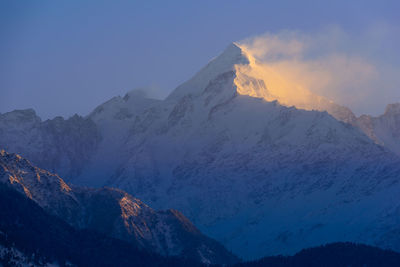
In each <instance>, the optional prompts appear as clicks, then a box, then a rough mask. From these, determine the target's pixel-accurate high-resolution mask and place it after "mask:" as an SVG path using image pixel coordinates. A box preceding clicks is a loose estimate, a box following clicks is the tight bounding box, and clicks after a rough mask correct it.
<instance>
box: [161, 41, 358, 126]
mask: <svg viewBox="0 0 400 267" xmlns="http://www.w3.org/2000/svg"><path fill="white" fill-rule="evenodd" d="M229 72H232V73H233V75H234V79H233V81H232V86H231V88H232V89H233V90H235V92H237V93H238V94H240V95H246V96H251V97H256V98H262V99H264V100H266V101H275V100H276V101H278V102H279V104H281V105H284V106H287V107H290V106H294V107H296V108H298V109H305V110H318V111H327V112H328V113H329V114H331V115H332V116H334V117H335V118H336V119H338V120H341V121H344V122H348V123H355V121H356V117H355V115H354V114H353V113H352V112H351V110H349V109H348V108H346V107H343V106H340V105H338V104H335V103H334V102H332V101H330V100H328V99H326V98H325V97H323V96H318V95H316V94H314V93H312V92H311V91H310V90H308V89H307V88H304V87H302V86H300V85H298V84H296V83H294V82H291V81H288V80H287V79H285V77H282V76H281V75H280V74H279V73H277V72H276V71H275V70H274V69H273V68H272V67H271V66H269V65H268V64H264V63H262V62H260V61H258V60H256V59H255V57H253V55H252V54H251V51H249V50H248V49H246V47H245V46H244V45H240V44H238V43H232V44H230V45H229V46H228V47H227V48H226V49H225V50H224V51H223V53H222V54H221V55H219V56H218V57H217V58H215V59H213V60H212V61H211V62H210V63H209V64H207V65H206V66H205V67H204V68H203V69H201V70H200V71H199V72H198V73H197V74H196V75H195V76H194V77H193V78H192V79H190V80H189V81H187V82H186V83H184V84H182V85H181V86H179V87H178V88H177V89H175V91H173V92H172V93H171V94H170V96H169V97H168V99H169V100H171V99H177V98H179V97H181V96H183V95H188V94H190V95H199V94H201V93H202V90H203V89H204V88H206V87H207V85H208V84H209V83H210V82H211V81H212V80H214V79H216V78H217V77H218V76H219V75H223V74H225V73H229Z"/></svg>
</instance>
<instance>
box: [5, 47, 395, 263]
mask: <svg viewBox="0 0 400 267" xmlns="http://www.w3.org/2000/svg"><path fill="white" fill-rule="evenodd" d="M130 101H132V102H130ZM389 113H390V114H391V113H392V112H389ZM385 114H386V113H385ZM0 116H2V118H3V119H1V120H0V125H4V121H5V120H6V119H4V118H9V117H11V116H15V114H13V112H12V113H9V114H3V115H0ZM395 118H397V117H396V116H395V115H390V116H387V117H386V121H387V122H388V123H387V124H384V125H387V126H385V127H387V129H390V131H391V132H390V133H392V135H393V133H396V131H397V130H396V129H397V128H396V127H398V126H399V124H398V123H397V121H396V119H395ZM81 120H84V121H85V122H86V124H87V125H94V126H95V127H93V129H95V130H94V131H93V134H92V135H91V141H92V142H93V143H94V144H95V145H94V146H93V147H91V148H90V149H88V150H85V151H87V153H88V154H89V157H88V159H86V154H84V155H82V154H79V153H77V152H76V151H80V150H79V149H80V147H79V146H76V145H71V146H68V149H69V150H72V151H74V153H73V154H74V155H77V156H76V157H75V158H74V159H75V160H78V161H79V162H80V164H82V165H83V167H79V168H77V167H73V168H72V169H74V170H76V169H78V170H79V172H77V173H76V174H73V175H71V176H69V177H71V178H70V180H69V181H72V182H73V183H75V184H81V185H90V186H102V185H108V186H113V187H118V188H120V189H123V190H125V191H127V192H128V193H131V194H133V195H135V196H137V197H138V198H140V199H142V200H144V201H145V202H147V203H149V204H150V205H151V206H152V207H155V208H157V209H165V208H171V207H172V208H174V209H177V210H181V211H182V212H183V213H184V214H185V215H186V216H188V218H189V219H190V220H191V221H193V222H194V223H195V224H196V225H197V226H198V227H199V228H200V230H201V231H202V232H204V233H206V234H208V235H210V236H212V237H213V238H215V239H217V240H218V241H220V242H222V243H223V244H224V245H226V246H227V247H228V248H229V249H231V250H233V251H234V252H235V253H237V254H238V255H241V256H243V257H245V258H256V257H261V256H265V255H273V254H281V253H294V252H296V251H298V250H300V249H302V248H305V247H311V246H316V245H320V244H324V243H328V242H337V241H353V242H365V243H368V244H374V245H378V246H380V247H385V248H392V249H395V250H399V251H400V239H399V238H398V237H397V235H396V234H394V233H396V232H398V231H399V229H400V228H399V227H400V224H399V222H398V220H397V219H396V218H398V210H400V209H399V205H398V203H397V201H396V199H397V195H398V193H399V190H400V185H399V179H400V158H399V157H398V156H397V155H395V154H394V153H392V152H391V151H390V150H389V149H391V148H390V147H385V146H381V145H379V144H381V143H384V142H387V143H388V141H387V140H388V139H385V140H386V141H382V140H383V139H384V137H385V138H386V135H384V134H381V132H380V130H378V129H381V128H380V127H381V126H379V127H378V126H376V128H374V127H375V126H374V127H372V126H371V127H370V126H369V125H375V124H372V123H371V124H368V123H367V124H362V123H361V122H360V121H361V120H362V118H359V119H358V118H356V117H355V116H354V114H353V113H352V112H351V111H350V110H349V109H347V108H345V107H342V106H340V105H337V104H335V103H333V102H331V101H329V100H328V99H326V98H324V97H321V96H318V95H315V94H313V93H312V92H310V91H308V90H307V89H306V88H301V87H296V86H295V85H293V84H290V83H288V82H286V81H285V80H284V79H282V77H279V76H277V75H276V74H275V73H273V72H272V71H271V70H270V69H268V66H264V65H263V64H262V63H260V62H257V60H255V59H254V58H253V57H252V56H251V54H249V52H248V51H246V49H245V48H243V47H241V46H240V45H237V44H232V45H230V46H229V47H228V48H227V49H226V50H225V51H224V52H223V53H222V54H221V55H220V56H218V57H217V58H215V59H214V60H212V61H211V62H210V63H209V64H208V65H207V66H205V67H204V68H203V69H202V70H200V71H199V72H198V73H197V74H196V75H195V76H194V77H193V78H191V79H190V80H188V81H187V82H185V83H184V84H182V85H181V86H179V87H178V88H176V89H175V91H173V92H172V93H171V94H170V95H169V96H168V97H167V99H165V100H163V101H156V100H154V101H153V100H149V99H145V98H144V97H143V96H140V95H130V96H129V97H124V98H120V97H119V98H114V99H112V100H111V101H109V102H107V103H105V104H103V105H102V106H100V107H99V108H97V109H96V110H95V111H94V112H93V113H91V114H90V115H89V116H87V117H86V118H81ZM370 120H371V121H372V120H374V119H373V118H371V119H370ZM389 122H390V123H389ZM20 123H21V122H15V123H13V124H12V125H11V127H4V126H0V129H2V132H0V140H1V145H3V146H6V147H7V148H8V149H9V150H10V151H18V149H20V150H19V151H18V152H19V153H22V155H25V154H28V153H31V154H30V155H32V156H33V157H32V160H33V161H34V162H35V163H36V161H35V158H36V157H37V156H40V155H42V154H46V153H47V152H46V151H47V150H50V148H47V147H45V148H41V147H38V146H37V145H36V147H35V148H34V149H33V148H29V150H28V148H25V150H27V151H26V152H25V151H24V146H20V147H19V146H17V143H18V139H19V138H22V139H24V140H36V139H35V138H33V137H32V134H31V133H30V132H29V131H26V130H23V129H22V130H21V129H19V128H18V127H19V126H18V125H19V124H20ZM42 124H43V122H39V125H42ZM86 124H85V125H86ZM35 125H36V124H35ZM360 125H361V126H360ZM364 125H367V126H364ZM376 125H378V124H376ZM379 125H381V124H379ZM389 125H390V126H389ZM355 126H359V128H358V127H355ZM37 127H39V128H41V127H42V126H37ZM71 127H72V126H71ZM74 127H75V126H74ZM91 129H92V128H91ZM364 132H367V135H366V134H365V133H364ZM369 132H371V133H373V134H374V136H375V135H376V136H379V139H377V138H375V139H373V140H372V139H371V137H372V135H371V134H368V133H369ZM388 132H389V130H388V131H385V133H388ZM4 133H6V134H4ZM10 136H12V137H10ZM9 138H11V140H15V141H13V142H9V141H8V140H7V139H9ZM13 138H14V139H13ZM391 138H392V137H391ZM77 140H79V138H77ZM379 140H380V141H379ZM390 140H392V142H396V140H398V139H393V138H392V139H390ZM378 141H379V142H378ZM21 142H22V141H21ZM23 142H27V141H23ZM35 142H37V141H33V143H35ZM60 142H63V141H60ZM376 142H378V143H379V144H376ZM35 144H36V143H35ZM77 144H78V143H77ZM54 145H55V146H61V147H63V146H64V145H65V144H61V143H60V144H58V143H57V142H55V143H54ZM17 148H18V149H17ZM32 150H34V152H32ZM60 153H61V155H64V154H65V152H64V151H61V152H60ZM81 159H82V160H81ZM46 164H49V163H48V162H43V165H39V166H46ZM60 166H61V165H60ZM79 166H80V165H79Z"/></svg>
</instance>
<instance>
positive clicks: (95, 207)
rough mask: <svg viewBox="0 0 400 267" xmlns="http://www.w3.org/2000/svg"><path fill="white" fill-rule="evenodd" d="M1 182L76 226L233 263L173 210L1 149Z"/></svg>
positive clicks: (155, 248)
mask: <svg viewBox="0 0 400 267" xmlns="http://www.w3.org/2000/svg"><path fill="white" fill-rule="evenodd" d="M0 181H1V183H2V184H5V185H9V186H11V187H12V188H14V189H15V190H16V191H18V192H20V193H22V194H23V195H25V196H27V197H28V198H29V199H31V200H33V201H34V202H35V203H36V204H38V205H39V206H40V207H42V208H43V209H44V210H45V211H46V212H48V213H49V214H51V215H53V216H57V217H58V218H61V219H63V220H64V221H65V222H67V223H68V224H69V225H71V226H73V227H75V228H77V229H89V230H91V231H96V232H98V233H102V234H105V235H107V236H111V237H113V238H117V239H119V240H124V241H127V242H129V243H131V244H133V245H134V247H136V248H139V249H144V250H146V251H149V252H152V253H158V254H161V255H164V256H181V257H184V258H191V259H194V260H198V261H201V262H205V263H234V262H235V261H237V259H236V257H235V256H233V255H232V254H230V253H229V252H227V251H226V250H225V249H224V248H223V247H222V246H221V245H220V244H218V243H217V242H216V241H214V240H212V239H210V238H207V237H206V236H204V235H203V234H202V233H201V232H200V231H199V230H198V229H197V228H196V227H195V226H194V225H193V224H192V223H191V222H190V221H189V220H188V219H187V218H186V217H184V216H183V215H182V214H181V213H180V212H178V211H176V210H166V211H155V210H153V209H151V208H150V207H148V206H147V205H145V204H144V203H143V202H141V201H140V200H138V199H136V198H134V197H132V196H130V195H129V194H127V193H125V192H123V191H121V190H116V189H112V188H101V189H88V188H79V187H70V186H69V185H67V184H66V183H65V182H64V181H63V180H62V179H61V178H60V177H59V176H57V175H55V174H52V173H49V172H47V171H45V170H42V169H39V168H37V167H35V166H33V165H32V164H31V163H30V162H29V161H28V160H26V159H24V158H22V157H20V156H19V155H16V154H9V153H7V152H5V151H4V150H3V151H1V152H0ZM2 218H3V217H2Z"/></svg>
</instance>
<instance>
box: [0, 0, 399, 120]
mask: <svg viewBox="0 0 400 267" xmlns="http://www.w3.org/2000/svg"><path fill="white" fill-rule="evenodd" d="M399 11H400V4H399V2H398V1H384V0H383V1H371V0H369V1H368V0H365V1H349V0H348V1H340V0H339V1H310V0H308V1H307V0H303V1H285V0H283V1H276V0H274V1H11V0H10V1H4V0H1V1H0V36H1V37H0V38H1V42H0V112H1V113H3V112H7V111H11V110H13V109H22V108H30V107H31V108H34V109H35V110H36V111H37V113H38V114H39V115H40V116H41V117H43V118H51V117H54V116H56V115H62V116H70V115H72V114H74V113H75V112H77V113H78V114H81V115H86V114H87V113H88V112H90V111H91V110H92V109H93V108H94V107H95V106H96V105H98V104H100V103H102V102H104V101H106V100H108V99H109V98H111V97H112V96H115V95H124V94H125V92H126V91H128V90H131V89H134V88H141V87H142V88H143V87H145V88H151V90H152V91H153V92H157V94H158V95H160V96H163V95H166V94H167V93H168V92H170V91H171V90H173V89H174V88H175V87H176V86H177V85H179V84H180V83H182V82H183V81H185V80H186V79H188V78H190V76H192V75H193V74H194V73H195V72H196V71H198V70H199V69H200V68H201V67H202V66H203V65H205V64H206V63H207V62H208V61H209V60H210V59H211V58H212V57H215V56H216V55H218V53H220V52H221V51H222V50H223V49H224V48H225V47H226V46H227V45H228V44H229V43H231V42H232V41H237V40H242V39H244V38H248V37H254V36H257V35H262V34H264V33H266V32H269V33H279V32H281V31H283V30H291V31H300V32H302V33H303V34H310V35H313V34H314V33H321V31H322V32H323V31H324V29H326V28H327V27H331V26H335V27H339V28H340V29H342V30H343V31H344V32H346V34H347V35H348V36H352V35H354V36H359V35H360V33H363V32H368V29H370V28H374V27H375V26H374V25H385V26H384V27H383V28H389V29H390V30H388V32H386V34H385V35H384V36H383V37H382V38H379V39H378V41H376V40H375V41H374V46H376V49H373V50H371V51H370V52H369V53H370V54H373V55H369V56H370V57H373V58H374V61H382V62H384V63H385V64H386V63H387V64H389V65H391V66H395V67H397V66H399V65H400V64H399V63H398V59H399V53H398V52H397V53H396V51H397V47H399V46H400V41H399V37H398V35H396V34H391V33H392V32H393V33H397V30H398V29H399V27H400V16H399V15H398V12H399ZM375 28H376V27H375ZM356 39H357V40H358V41H356V42H352V44H350V45H349V47H351V46H354V44H356V43H357V44H359V45H360V40H364V43H362V44H361V45H360V46H362V47H364V44H365V46H368V44H369V43H370V42H369V41H368V39H365V38H364V39H363V38H358V37H357V38H356ZM371 43H372V42H371ZM345 46H346V45H345ZM360 48H361V47H360ZM353 50H357V49H354V47H353ZM394 53H396V54H394ZM395 69H396V68H391V71H393V72H395V71H394V70H395ZM392 91H393V90H392ZM399 91H400V89H399ZM388 92H389V91H388ZM388 96H389V94H388ZM395 97H396V95H394V98H395ZM399 97H400V95H399ZM392 98H393V97H392ZM399 100H400V99H399ZM382 101H383V100H382ZM379 108H381V109H383V107H376V109H379ZM363 111H364V110H363ZM374 112H376V110H371V113H374Z"/></svg>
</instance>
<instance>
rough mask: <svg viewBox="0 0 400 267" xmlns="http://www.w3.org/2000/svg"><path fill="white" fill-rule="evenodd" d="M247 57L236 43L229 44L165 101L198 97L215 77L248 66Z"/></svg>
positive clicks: (249, 59)
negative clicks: (188, 96) (189, 96)
mask: <svg viewBox="0 0 400 267" xmlns="http://www.w3.org/2000/svg"><path fill="white" fill-rule="evenodd" d="M251 59H252V58H251V56H250V55H248V54H247V53H246V52H245V51H244V50H243V47H241V46H240V45H239V44H238V43H235V42H233V43H231V44H230V45H228V46H227V47H226V48H225V50H224V51H223V52H222V53H221V54H220V55H219V56H217V57H216V58H214V59H212V60H211V61H210V62H209V63H208V64H207V65H206V66H205V67H203V68H202V69H201V70H200V71H199V72H197V73H196V75H194V77H193V78H192V79H190V80H189V81H187V82H185V83H183V84H182V85H180V86H178V87H177V88H176V89H175V90H174V91H173V92H172V93H171V94H170V95H169V96H168V97H167V100H172V99H179V98H180V97H182V96H184V95H187V94H192V95H199V94H201V92H202V91H203V90H204V88H205V87H206V86H207V85H208V84H209V82H210V81H212V80H214V79H215V78H216V77H217V76H219V75H221V74H223V73H226V72H229V71H234V70H235V66H236V65H248V64H250V62H251Z"/></svg>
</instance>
